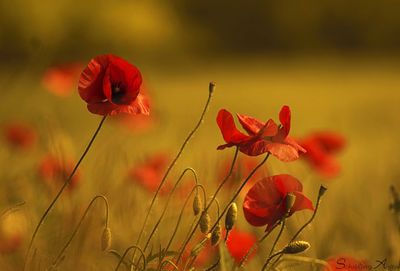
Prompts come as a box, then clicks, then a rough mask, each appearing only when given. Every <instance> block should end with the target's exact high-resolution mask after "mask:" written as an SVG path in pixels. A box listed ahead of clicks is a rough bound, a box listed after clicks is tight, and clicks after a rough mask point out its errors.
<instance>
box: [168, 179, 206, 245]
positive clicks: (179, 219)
mask: <svg viewBox="0 0 400 271" xmlns="http://www.w3.org/2000/svg"><path fill="white" fill-rule="evenodd" d="M197 188H201V189H202V191H203V195H204V204H205V198H206V195H205V190H204V187H203V186H202V185H201V184H198V185H196V186H195V187H193V189H192V191H191V192H190V193H189V195H188V196H187V198H186V200H185V202H184V204H183V207H182V209H181V212H180V214H179V217H178V221H177V222H176V226H175V229H174V232H173V233H172V236H171V238H170V240H169V242H168V244H167V247H166V249H165V250H166V251H168V249H169V247H170V246H171V243H172V241H173V240H174V238H175V235H176V233H177V232H178V228H179V225H180V222H181V220H182V216H183V212H184V210H185V207H186V205H187V203H188V201H189V199H190V197H191V196H192V194H193V192H194V190H195V189H196V190H197Z"/></svg>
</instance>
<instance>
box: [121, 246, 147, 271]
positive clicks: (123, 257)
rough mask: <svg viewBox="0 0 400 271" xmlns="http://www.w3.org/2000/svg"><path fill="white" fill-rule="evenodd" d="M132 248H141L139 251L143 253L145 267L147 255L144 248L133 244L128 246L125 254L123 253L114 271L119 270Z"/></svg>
mask: <svg viewBox="0 0 400 271" xmlns="http://www.w3.org/2000/svg"><path fill="white" fill-rule="evenodd" d="M131 249H135V251H136V250H139V252H140V253H141V254H142V255H141V258H143V267H144V266H146V256H145V255H144V253H143V250H142V249H141V248H140V247H138V246H136V245H133V246H130V247H128V248H127V249H126V250H125V252H124V254H122V257H121V259H120V260H119V262H118V264H117V266H116V267H115V269H114V271H118V269H119V267H120V266H121V264H122V262H123V261H124V259H125V257H126V255H127V254H128V252H129V251H130V250H131ZM139 260H140V258H139ZM143 270H144V269H143Z"/></svg>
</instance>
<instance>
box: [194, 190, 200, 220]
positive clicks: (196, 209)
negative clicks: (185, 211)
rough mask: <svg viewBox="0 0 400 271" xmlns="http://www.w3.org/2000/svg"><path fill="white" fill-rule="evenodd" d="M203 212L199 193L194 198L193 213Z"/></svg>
mask: <svg viewBox="0 0 400 271" xmlns="http://www.w3.org/2000/svg"><path fill="white" fill-rule="evenodd" d="M200 212H201V199H200V196H199V195H198V194H196V196H195V197H194V199H193V213H194V215H198V214H200Z"/></svg>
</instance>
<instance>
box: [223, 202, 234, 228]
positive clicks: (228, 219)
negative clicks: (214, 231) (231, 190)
mask: <svg viewBox="0 0 400 271" xmlns="http://www.w3.org/2000/svg"><path fill="white" fill-rule="evenodd" d="M236 220H237V205H236V203H234V202H232V203H231V205H230V206H229V209H228V212H227V213H226V216H225V229H226V230H227V231H230V230H231V229H232V228H233V225H234V224H235V223H236Z"/></svg>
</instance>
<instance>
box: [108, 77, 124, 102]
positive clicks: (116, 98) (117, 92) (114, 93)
mask: <svg viewBox="0 0 400 271" xmlns="http://www.w3.org/2000/svg"><path fill="white" fill-rule="evenodd" d="M125 92H126V89H125V86H124V85H123V84H122V83H121V82H117V83H113V84H112V85H111V100H112V102H113V103H116V104H120V103H123V98H124V96H125Z"/></svg>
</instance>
